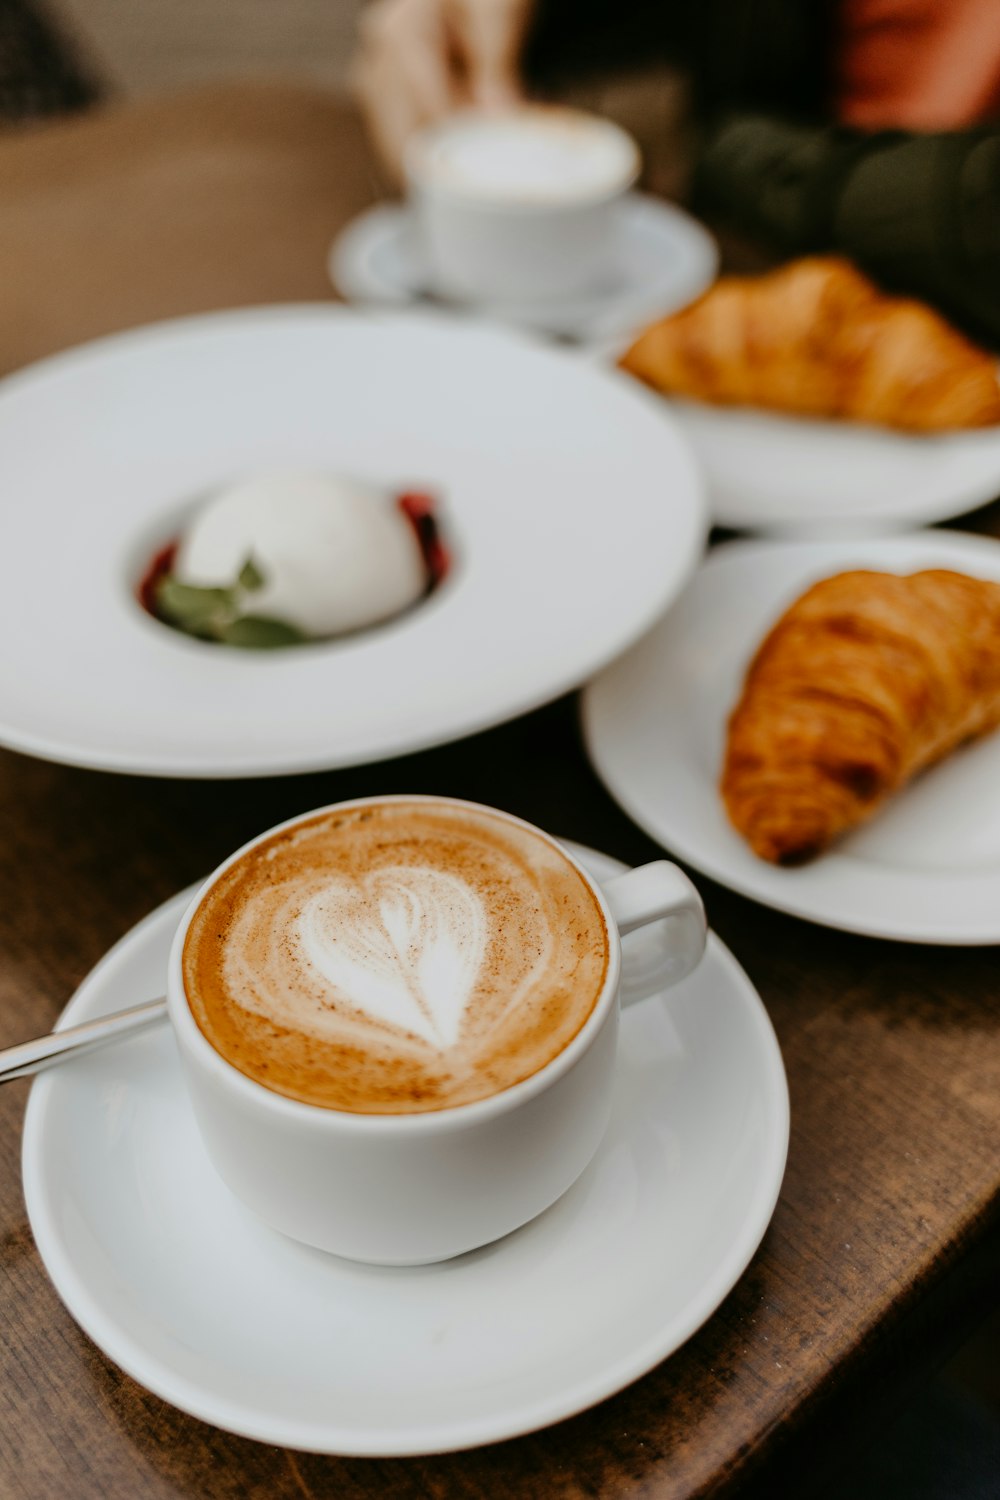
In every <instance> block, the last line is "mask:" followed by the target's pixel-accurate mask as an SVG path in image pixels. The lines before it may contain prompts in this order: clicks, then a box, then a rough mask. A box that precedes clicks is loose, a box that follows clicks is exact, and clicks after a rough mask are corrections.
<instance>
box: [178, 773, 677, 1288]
mask: <svg viewBox="0 0 1000 1500" xmlns="http://www.w3.org/2000/svg"><path fill="white" fill-rule="evenodd" d="M398 800H404V801H409V802H413V801H426V802H447V803H449V804H450V805H458V806H467V807H469V808H470V809H472V810H474V811H488V812H489V813H491V814H492V815H493V816H494V817H502V818H505V819H507V821H509V822H510V823H512V824H515V825H516V826H519V827H522V828H530V829H532V831H533V832H534V833H536V834H537V835H538V837H540V838H543V839H545V840H546V841H547V842H548V843H550V844H554V845H555V846H556V847H557V848H558V849H559V850H560V852H561V853H562V854H563V856H564V858H565V859H566V860H567V862H568V863H569V864H571V865H572V866H573V867H574V868H575V869H577V870H579V872H580V874H581V875H582V876H583V878H584V880H586V882H587V885H588V886H589V887H590V889H591V890H592V891H593V893H594V895H595V897H596V899H597V901H598V903H599V905H600V909H601V911H602V913H603V915H604V920H605V923H606V926H607V933H608V954H609V962H608V970H607V976H606V979H605V983H604V986H603V988H602V990H601V993H600V995H599V997H598V999H597V1002H596V1004H595V1005H594V1008H593V1010H592V1011H591V1013H590V1015H589V1017H588V1018H587V1021H586V1022H585V1023H584V1025H583V1027H582V1029H581V1030H580V1031H579V1032H578V1033H577V1034H576V1036H575V1037H574V1038H573V1040H572V1041H571V1042H570V1043H569V1045H568V1046H567V1047H565V1048H564V1049H563V1051H562V1052H560V1053H559V1054H558V1056H556V1057H555V1058H553V1060H552V1061H551V1062H549V1063H548V1064H547V1065H546V1066H545V1067H543V1068H541V1069H540V1070H539V1071H538V1072H537V1073H534V1074H532V1075H531V1077H529V1078H526V1079H524V1080H523V1081H522V1082H521V1083H517V1084H515V1085H513V1087H511V1088H508V1089H504V1090H502V1091H501V1092H500V1093H498V1094H494V1095H492V1096H491V1097H489V1098H487V1099H481V1100H477V1101H476V1102H475V1103H472V1104H463V1105H458V1106H456V1107H455V1108H452V1109H442V1110H438V1111H435V1112H433V1113H426V1114H413V1115H405V1114H404V1115H362V1114H351V1113H347V1112H346V1111H341V1110H335V1109H326V1108H323V1107H321V1106H318V1105H315V1104H303V1103H300V1102H298V1101H296V1100H293V1099H289V1098H286V1097H285V1096H284V1095H282V1094H277V1093H274V1092H272V1091H271V1090H270V1089H266V1088H264V1087H263V1086H262V1085H261V1084H259V1083H255V1082H254V1081H253V1080H252V1079H250V1078H248V1077H246V1075H245V1074H243V1073H241V1072H239V1071H238V1070H237V1069H236V1068H234V1067H233V1066H232V1065H231V1064H230V1063H228V1062H226V1060H225V1059H224V1058H223V1057H222V1056H221V1055H220V1054H219V1053H218V1052H216V1051H215V1049H214V1048H213V1047H212V1046H211V1044H210V1043H209V1042H208V1041H207V1040H206V1038H205V1036H204V1035H203V1034H202V1032H201V1030H200V1029H199V1027H198V1025H197V1023H196V1021H195V1019H194V1017H193V1015H192V1014H191V1010H190V1008H189V1006H188V1001H187V997H186V994H185V990H184V982H183V977H182V968H181V955H182V950H183V947H184V939H185V936H186V934H187V929H188V924H189V922H190V920H191V917H192V915H193V913H194V912H195V911H196V909H197V908H198V906H199V904H200V902H201V900H202V897H203V896H204V895H205V894H206V892H207V891H208V890H209V889H210V888H211V887H212V885H213V884H214V883H215V881H216V880H217V879H218V877H219V876H220V875H221V874H222V872H223V871H225V870H227V869H228V868H229V867H230V866H231V865H232V864H234V863H235V862H236V861H238V860H239V859H241V858H242V856H243V855H244V854H245V853H246V852H247V851H248V850H249V849H252V848H254V847H255V845H257V844H258V843H261V842H262V841H263V840H265V839H268V838H270V837H271V836H272V835H273V834H274V833H276V832H277V831H278V830H277V829H269V830H268V831H267V832H266V833H263V834H261V835H260V837H259V838H256V839H253V840H252V841H251V842H250V843H249V844H246V845H244V847H243V848H242V849H239V850H237V852H236V853H235V854H233V855H232V856H231V858H229V859H228V860H226V861H225V863H224V864H222V865H220V867H219V869H218V870H216V871H215V873H214V874H213V875H211V876H209V879H208V880H207V882H206V883H205V884H204V885H203V886H202V887H201V889H200V890H199V892H198V893H197V895H196V896H195V897H194V900H193V901H192V903H191V905H190V907H189V908H188V910H187V912H186V914H185V916H184V919H183V921H182V922H181V924H180V927H179V928H178V931H177V935H176V937H175V938H174V943H173V948H172V950H171V954H170V964H169V974H168V980H167V1002H168V1006H169V1010H170V1017H171V1020H172V1022H173V1027H174V1032H175V1035H176V1038H177V1043H178V1047H179V1049H180V1057H181V1062H182V1065H183V1070H184V1074H185V1077H186V1081H187V1085H188V1088H189V1091H190V1094H191V1098H192V1101H193V1104H194V1111H195V1117H196V1119H197V1122H198V1126H199V1129H200V1131H201V1135H202V1138H203V1140H204V1143H205V1147H206V1150H207V1152H208V1155H209V1158H210V1159H211V1161H212V1163H213V1164H214V1166H215V1168H216V1170H217V1172H218V1174H219V1176H220V1177H221V1178H222V1179H223V1181H224V1182H225V1183H226V1184H227V1185H228V1186H229V1188H230V1189H231V1190H232V1192H233V1193H235V1195H236V1196H237V1197H238V1198H240V1199H242V1201H243V1202H244V1203H245V1204H246V1205H247V1206H248V1207H249V1208H251V1209H252V1210H253V1211H254V1212H255V1213H256V1214H257V1215H259V1217H260V1218H262V1219H263V1220H265V1222H266V1223H268V1224H270V1225H272V1226H273V1227H274V1228H275V1229H279V1230H281V1231H282V1232H283V1233H284V1234H287V1235H289V1236H291V1238H292V1239H296V1240H302V1241H304V1242H305V1243H306V1244H308V1245H315V1246H317V1247H319V1248H320V1249H323V1250H328V1251H332V1252H333V1253H335V1254H337V1255H342V1256H346V1257H348V1258H350V1259H352V1260H361V1261H369V1262H372V1263H375V1264H381V1265H416V1264H421V1263H424V1262H428V1261H438V1260H447V1259H448V1258H449V1257H451V1256H453V1255H460V1254H461V1253H462V1252H463V1251H466V1250H472V1249H474V1248H476V1247H477V1246H479V1245H485V1244H488V1243H489V1242H490V1241H491V1240H496V1239H499V1238H500V1237H501V1236H502V1235H505V1234H508V1233H509V1232H510V1231H511V1230H514V1229H517V1228H518V1227H519V1226H520V1225H522V1224H526V1223H527V1222H528V1220H529V1219H533V1218H534V1217H535V1216H536V1215H537V1214H540V1213H541V1212H542V1211H543V1210H544V1209H546V1208H548V1207H549V1205H550V1204H552V1203H554V1202H555V1201H556V1199H557V1198H559V1197H561V1196H562V1194H563V1193H564V1192H566V1190H567V1189H568V1188H569V1187H571V1186H572V1184H573V1183H574V1182H575V1181H576V1179H577V1177H579V1175H580V1173H581V1172H582V1171H583V1170H584V1168H585V1167H586V1166H587V1164H588V1162H589V1161H590V1160H591V1158H592V1157H593V1155H594V1153H595V1152H596V1150H597V1148H598V1146H599V1145H600V1142H601V1138H602V1136H603V1135H604V1132H605V1129H606V1127H607V1123H608V1117H609V1114H610V1109H611V1094H612V1086H613V1082H614V1072H615V1054H616V1048H617V1037H618V1012H619V1006H620V1005H631V1004H632V1003H633V1002H634V1001H637V1000H642V999H644V998H647V997H648V996H651V995H655V994H659V993H660V992H661V991H662V990H663V989H664V988H665V987H666V986H668V985H671V984H675V983H676V982H677V981H678V980H680V979H683V978H684V977H685V976H686V975H687V974H689V973H690V972H691V971H692V969H694V968H695V967H696V965H697V964H698V962H699V961H700V959H701V956H702V953H703V951H704V947H705V935H706V929H705V913H704V908H703V907H702V903H701V898H700V897H699V895H698V892H697V891H696V890H695V888H694V886H693V885H692V884H691V882H690V881H689V880H688V878H687V876H686V875H685V874H684V873H683V872H682V871H681V870H679V869H678V868H677V866H676V865H671V864H668V863H667V862H666V860H657V861H656V862H655V863H653V864H648V865H642V866H640V867H639V868H638V869H635V870H630V871H629V872H628V873H627V874H624V875H621V876H618V877H617V878H616V879H614V880H611V881H609V882H608V883H607V884H606V885H605V886H604V888H603V889H602V888H601V887H600V886H598V885H597V884H596V883H595V881H594V880H593V879H592V878H591V877H590V876H589V875H588V874H587V872H586V871H585V870H584V869H582V867H581V866H580V865H579V863H578V862H577V861H576V860H575V859H574V858H573V857H572V855H571V854H569V853H567V852H566V851H565V850H564V849H563V848H562V846H561V845H560V844H558V843H557V841H556V840H555V839H552V838H550V837H549V835H547V834H545V833H542V831H541V830H540V829H537V828H533V826H532V825H531V824H526V823H524V822H522V821H521V820H520V819H518V818H513V817H510V815H508V814H506V813H498V812H497V810H496V809H495V808H488V809H482V808H478V807H477V806H476V804H473V803H464V804H463V803H454V802H453V801H452V799H450V798H438V797H429V798H415V797H406V798H402V799H400V798H383V797H363V798H358V799H357V801H355V802H345V803H341V804H339V807H341V808H343V809H346V808H349V807H354V806H358V805H366V806H367V805H370V804H371V803H381V802H386V801H398ZM328 810H329V809H323V810H322V811H328ZM315 816H316V813H308V814H304V815H302V816H301V817H297V818H291V819H289V820H288V822H287V823H283V824H281V825H279V826H280V827H281V828H291V827H293V826H294V825H295V824H296V823H299V822H303V821H306V820H307V819H309V818H313V817H315ZM639 928H646V929H647V933H646V934H644V937H643V939H642V940H640V942H639V944H638V946H637V948H636V951H635V953H632V952H630V954H629V957H628V960H627V961H626V962H625V963H624V964H623V962H622V947H621V941H620V935H624V934H626V933H632V932H635V931H637V929H639ZM633 942H634V940H633ZM631 946H632V945H631V944H630V947H631Z"/></svg>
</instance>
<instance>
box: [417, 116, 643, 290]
mask: <svg viewBox="0 0 1000 1500" xmlns="http://www.w3.org/2000/svg"><path fill="white" fill-rule="evenodd" d="M639 166H640V159H639V150H638V147H637V146H636V144H635V141H634V140H633V139H632V137H631V136H630V135H629V134H628V133H627V132H626V131H624V130H622V129H621V128H620V127H619V126H618V125H615V124H613V123H612V122H611V121H610V120H605V119H602V118H600V117H599V116H597V115H590V114H587V113H585V112H583V111H581V110H571V109H564V108H560V107H554V106H546V105H529V106H525V107H523V108H520V109H515V110H504V111H498V112H494V111H471V110H470V111H462V112H459V113H457V114H455V115H451V116H449V118H448V119H446V120H444V121H443V122H441V123H440V124H438V125H435V126H432V127H431V128H430V129H428V130H425V131H422V132H420V133H419V134H418V135H417V136H415V137H414V138H413V140H412V141H411V142H410V144H409V147H408V149H407V153H406V161H405V167H406V177H407V183H408V187H409V192H410V197H411V200H412V203H413V206H414V210H415V214H416V219H417V225H418V230H419V233H420V236H421V240H422V245H423V251H424V254H425V256H426V259H427V265H428V270H429V274H430V276H431V278H432V281H433V288H432V289H433V290H435V291H437V292H438V293H442V294H444V295H447V296H450V297H455V298H458V299H462V300H466V301H470V302H487V303H504V302H507V303H514V302H538V301H549V300H559V299H566V298H570V297H575V296H580V295H582V294H586V293H588V292H593V291H595V290H596V289H598V288H599V287H600V285H601V283H602V281H604V280H606V279H607V278H608V277H609V276H610V274H611V273H612V271H613V265H614V250H615V230H616V210H617V205H618V203H619V201H620V199H621V197H622V196H623V194H624V193H625V192H627V190H628V189H629V188H630V187H631V186H632V184H633V183H634V182H635V179H636V177H637V176H638V173H639Z"/></svg>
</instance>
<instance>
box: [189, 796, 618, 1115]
mask: <svg viewBox="0 0 1000 1500" xmlns="http://www.w3.org/2000/svg"><path fill="white" fill-rule="evenodd" d="M609 955H610V941H609V936H608V931H607V927H606V925H605V920H604V915H603V912H602V909H601V906H600V904H599V902H598V900H597V898H596V896H595V895H594V893H593V891H592V890H591V888H590V886H589V884H588V883H587V881H586V880H585V879H584V878H583V876H582V875H581V874H580V873H579V872H578V871H577V869H576V868H575V867H574V865H573V864H571V862H570V861H569V859H568V858H567V857H566V856H565V855H564V854H562V853H561V852H560V851H559V850H558V849H557V848H556V847H555V846H554V845H553V844H551V843H550V842H549V841H548V840H547V839H545V838H544V837H543V836H542V835H540V834H538V833H536V832H535V831H533V830H532V829H530V828H527V827H524V826H521V825H520V824H518V823H515V822H512V821H509V820H507V819H505V818H503V817H501V816H500V815H497V814H493V813H490V812H488V811H487V810H485V809H481V808H478V807H474V806H471V805H466V804H462V803H452V802H448V801H446V800H444V799H440V798H434V799H428V800H426V801H423V800H421V799H419V798H413V799H399V800H395V799H386V800H384V801H372V802H368V803H359V804H356V805H353V806H350V805H349V806H346V807H340V808H336V809H333V810H331V811H329V812H326V813H320V814H317V815H316V816H315V817H313V818H310V819H308V820H306V821H303V822H299V823H296V824H295V825H294V826H292V827H290V828H287V829H284V830H281V831H279V832H277V833H275V834H273V835H272V836H271V837H270V838H267V839H265V840H264V841H262V842H261V843H259V844H256V845H254V846H253V847H252V848H251V849H249V850H248V851H247V852H246V853H245V854H243V855H242V856H241V857H240V858H238V859H237V860H236V861H235V862H234V863H233V864H231V865H230V866H229V867H228V869H226V870H224V871H223V873H222V874H221V875H220V876H218V877H217V879H216V880H215V882H214V883H213V885H212V886H211V888H210V889H209V891H208V892H207V893H206V895H205V896H204V898H203V899H202V901H201V903H200V905H199V906H198V908H197V910H196V911H195V913H194V916H193V917H192V918H191V921H190V924H189V927H188V931H187V935H186V938H185V941H184V946H183V956H182V970H183V982H184V989H185V992H186V995H187V999H188V1003H189V1006H190V1009H191V1012H192V1014H193V1016H194V1018H195V1021H196V1022H197V1025H198V1027H199V1028H200V1030H201V1032H202V1033H203V1035H204V1036H205V1037H206V1039H207V1040H208V1041H209V1043H210V1044H211V1045H212V1047H213V1048H214V1049H215V1050H216V1052H218V1053H219V1054H220V1055H221V1056H222V1057H223V1058H225V1059H226V1061H227V1062H229V1063H231V1064H232V1066H233V1067H235V1068H237V1069H239V1071H240V1072H241V1073H244V1074H245V1075H246V1076H247V1077H249V1078H252V1079H253V1080H255V1081H256V1082H257V1083H260V1084H262V1085H264V1087H265V1088H268V1089H271V1090H273V1091H275V1092H276V1093H279V1094H284V1095H286V1096H287V1097H289V1098H291V1099H296V1100H299V1101H301V1102H303V1103H307V1104H314V1105H321V1106H325V1107H326V1108H329V1109H335V1110H346V1111H350V1112H353V1113H358V1114H393V1115H397V1114H411V1113H423V1112H426V1111H432V1110H443V1109H448V1108H452V1107H454V1106H456V1105H460V1104H469V1103H472V1102H473V1101H475V1100H478V1099H484V1098H488V1097H489V1096H491V1095H493V1094H496V1093H499V1092H500V1091H501V1090H503V1089H507V1088H510V1087H511V1086H512V1085H513V1084H516V1083H519V1082H521V1081H522V1080H523V1079H525V1078H529V1077H530V1076H531V1075H532V1074H534V1073H536V1072H538V1070H539V1069H541V1068H544V1067H545V1065H546V1064H547V1063H549V1062H551V1061H552V1060H553V1058H555V1057H557V1056H558V1055H559V1053H561V1052H562V1051H563V1050H564V1049H565V1048H566V1047H567V1046H568V1045H569V1043H570V1042H571V1041H572V1039H573V1038H574V1037H575V1036H576V1034H577V1033H578V1032H579V1030H580V1029H581V1027H582V1026H583V1025H584V1023H585V1022H586V1020H587V1018H588V1016H589V1015H590V1013H591V1011H592V1010H593V1008H594V1005H595V1004H596V1002H597V1000H598V998H599V997H600V995H601V993H602V991H603V988H604V985H605V980H606V976H607V971H608V963H609Z"/></svg>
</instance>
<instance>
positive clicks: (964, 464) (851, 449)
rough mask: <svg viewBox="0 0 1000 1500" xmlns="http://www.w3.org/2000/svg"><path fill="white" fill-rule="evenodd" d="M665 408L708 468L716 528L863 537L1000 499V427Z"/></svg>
mask: <svg viewBox="0 0 1000 1500" xmlns="http://www.w3.org/2000/svg"><path fill="white" fill-rule="evenodd" d="M665 404H666V405H667V406H668V407H669V409H670V410H671V411H672V412H673V414H674V416H675V417H676V418H677V420H678V422H679V423H680V425H681V429H682V431H683V432H684V433H685V435H686V436H687V438H688V439H689V441H690V442H691V445H692V447H693V448H694V451H695V453H696V454H697V456H698V458H699V460H700V462H701V464H702V466H703V469H704V473H705V477H706V480H707V483H708V500H709V509H710V511H711V513H712V520H713V521H714V522H715V524H716V525H717V526H730V527H733V528H734V529H736V530H746V531H774V532H783V533H793V532H798V533H799V534H800V535H803V536H805V535H812V536H832V535H835V534H836V533H838V532H840V533H842V534H851V535H854V536H857V535H858V534H859V533H863V532H866V531H867V532H880V531H881V532H886V531H899V530H903V529H906V528H908V527H911V526H918V525H926V524H928V523H930V522H932V521H945V520H948V519H949V518H950V517H952V516H960V515H963V514H964V513H965V512H966V511H970V510H974V509H975V507H976V506H978V505H984V504H985V503H986V502H987V501H988V500H995V499H996V498H997V496H998V495H1000V427H990V428H983V429H981V430H979V431H974V432H955V433H947V434H945V435H943V436H940V437H939V436H932V437H916V436H910V435H907V434H906V433H902V432H892V431H890V430H889V429H888V428H885V427H874V426H866V425H864V424H863V423H860V422H830V421H819V420H815V421H814V420H810V419H808V418H805V417H782V416H779V415H777V414H776V413H773V412H765V411H751V410H749V409H745V408H737V407H721V406H708V405H705V404H703V403H701V402H695V401H673V400H672V401H668V402H666V403H665Z"/></svg>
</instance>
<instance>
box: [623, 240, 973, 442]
mask: <svg viewBox="0 0 1000 1500" xmlns="http://www.w3.org/2000/svg"><path fill="white" fill-rule="evenodd" d="M621 366H622V368H623V369H625V370H628V371H629V372H630V373H631V374H632V375H635V376H637V377H638V378H639V379H640V380H643V381H645V382H646V383H647V384H649V385H651V386H653V387H655V388H656V389H657V390H660V391H663V392H666V393H668V394H674V395H682V396H691V397H694V398H695V399H697V400H701V401H708V402H714V403H722V404H739V405H751V406H760V407H765V408H769V409H772V410H775V411H783V412H789V413H794V414H798V415H800V416H820V417H838V418H849V419H852V420H855V421H864V422H875V423H881V424H884V425H887V426H891V427H899V428H903V429H907V430H910V431H914V432H938V431H946V430H948V429H955V428H965V427H983V426H988V425H991V424H993V423H996V422H1000V384H998V380H997V361H996V359H995V358H994V357H993V356H992V355H990V354H987V353H985V352H984V351H983V350H981V349H977V348H976V346H975V345H974V344H972V343H970V342H969V340H968V339H966V338H965V337H964V336H963V335H962V334H960V333H958V332H957V331H956V330H955V329H954V328H952V327H951V326H950V324H948V323H946V322H945V320H944V319H943V318H941V317H939V315H938V314H937V313H936V312H933V311H932V310H931V308H929V307H927V306H925V305H924V304H923V303H922V302H916V301H914V300H912V299H911V298H904V297H888V296H885V295H884V294H883V293H882V292H880V291H879V290H878V288H877V287H876V286H875V285H874V284H873V283H872V282H870V281H869V280H868V279H867V277H865V276H863V275H862V274H861V272H860V271H857V270H856V269H855V268H854V267H853V266H852V265H851V264H850V263H849V262H848V261H845V260H840V259H839V258H837V257H835V256H812V257H809V258H807V259H804V260H797V261H792V262H791V263H790V264H789V265H786V266H782V267H780V268H779V269H778V270H776V271H770V272H767V273H766V274H765V275H761V276H724V277H722V278H721V279H720V280H719V281H717V282H716V283H715V285H714V286H713V287H711V288H710V289H709V290H708V291H707V292H706V293H705V294H704V295H703V296H702V297H700V298H699V299H698V301H696V302H694V303H692V304H691V305H690V306H689V307H686V308H684V309H682V310H681V311H680V312H678V313H675V314H673V316H671V317H669V318H664V319H662V320H661V321H660V322H659V323H655V324H653V326H652V327H650V328H648V329H647V330H646V331H645V333H643V334H641V335H640V337H639V338H638V339H637V340H636V342H635V343H634V344H633V346H632V347H631V349H629V351H628V353H627V354H625V355H624V357H623V358H622V360H621Z"/></svg>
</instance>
